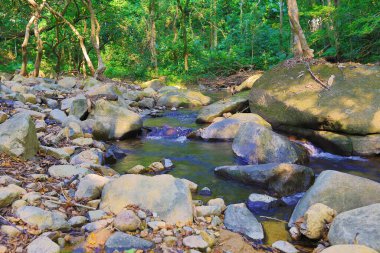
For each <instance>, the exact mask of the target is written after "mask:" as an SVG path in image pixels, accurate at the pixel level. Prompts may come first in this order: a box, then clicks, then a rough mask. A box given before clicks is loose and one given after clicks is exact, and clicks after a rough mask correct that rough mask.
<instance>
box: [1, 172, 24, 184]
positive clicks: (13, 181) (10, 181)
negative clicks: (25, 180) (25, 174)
mask: <svg viewBox="0 0 380 253" xmlns="http://www.w3.org/2000/svg"><path fill="white" fill-rule="evenodd" d="M10 184H15V185H20V184H21V181H19V180H17V179H14V178H13V177H10V176H8V175H4V176H0V185H4V186H7V185H10Z"/></svg>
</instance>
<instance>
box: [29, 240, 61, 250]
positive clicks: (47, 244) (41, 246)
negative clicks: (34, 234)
mask: <svg viewBox="0 0 380 253" xmlns="http://www.w3.org/2000/svg"><path fill="white" fill-rule="evenodd" d="M26 251H27V253H42V252H43V253H59V252H60V251H61V249H60V247H59V246H58V244H56V243H55V242H53V241H52V240H51V239H50V238H49V237H47V236H40V237H38V238H37V239H35V240H33V241H32V242H31V243H30V244H29V245H28V247H27V248H26Z"/></svg>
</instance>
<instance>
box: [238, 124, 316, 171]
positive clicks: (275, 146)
mask: <svg viewBox="0 0 380 253" xmlns="http://www.w3.org/2000/svg"><path fill="white" fill-rule="evenodd" d="M232 149H233V151H234V153H235V154H236V155H237V156H238V157H239V158H241V159H243V160H244V161H245V162H247V163H248V164H258V163H298V164H305V163H307V162H308V161H309V154H308V152H307V150H306V149H305V148H304V147H302V146H301V145H300V144H298V143H295V142H292V141H289V140H288V138H286V137H285V136H282V135H279V134H277V133H275V132H273V131H271V130H270V129H268V128H266V127H263V126H260V125H258V124H254V123H244V124H243V125H241V126H240V128H239V131H238V133H237V135H236V137H235V139H234V142H233V144H232Z"/></svg>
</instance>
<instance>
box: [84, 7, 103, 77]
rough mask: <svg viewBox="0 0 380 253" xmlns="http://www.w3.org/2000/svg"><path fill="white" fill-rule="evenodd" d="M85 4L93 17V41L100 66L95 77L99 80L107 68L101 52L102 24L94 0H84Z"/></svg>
mask: <svg viewBox="0 0 380 253" xmlns="http://www.w3.org/2000/svg"><path fill="white" fill-rule="evenodd" d="M82 2H83V4H84V5H85V6H86V8H87V10H88V12H89V13H90V17H91V43H92V46H93V47H94V49H95V53H96V56H97V59H98V68H97V69H96V71H95V78H97V79H99V80H103V79H104V71H105V70H106V65H105V64H104V62H103V58H102V55H101V53H100V39H99V34H100V24H99V21H98V19H97V17H96V14H95V11H94V8H93V5H92V1H91V0H82Z"/></svg>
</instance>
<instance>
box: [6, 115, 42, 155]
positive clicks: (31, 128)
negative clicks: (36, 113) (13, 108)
mask: <svg viewBox="0 0 380 253" xmlns="http://www.w3.org/2000/svg"><path fill="white" fill-rule="evenodd" d="M38 147H39V142H38V139H37V134H36V127H35V125H34V122H33V120H32V118H31V117H30V116H29V115H27V114H24V113H18V114H16V115H14V116H13V117H12V118H10V119H8V120H7V121H5V122H4V123H2V124H1V125H0V152H4V153H7V154H9V155H12V156H16V157H21V158H23V159H29V158H31V157H33V156H34V155H35V154H36V153H37V151H38Z"/></svg>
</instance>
